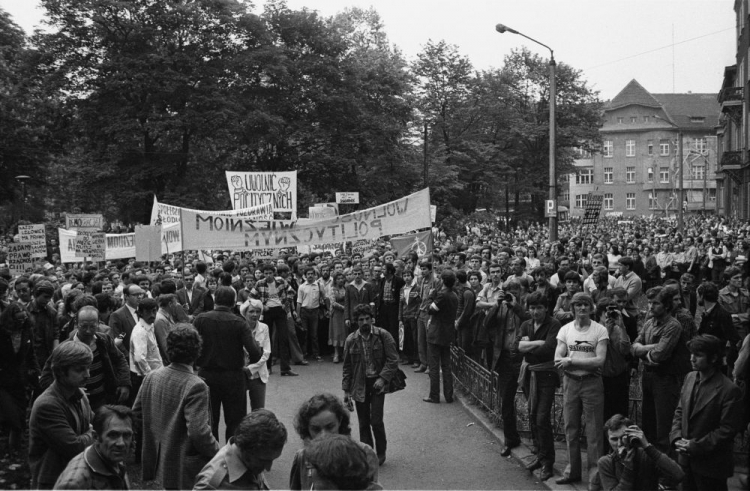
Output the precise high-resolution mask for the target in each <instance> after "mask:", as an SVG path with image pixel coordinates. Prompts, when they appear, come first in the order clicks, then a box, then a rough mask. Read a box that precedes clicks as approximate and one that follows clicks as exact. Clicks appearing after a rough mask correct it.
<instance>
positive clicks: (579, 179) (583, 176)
mask: <svg viewBox="0 0 750 491" xmlns="http://www.w3.org/2000/svg"><path fill="white" fill-rule="evenodd" d="M593 182H594V169H581V170H579V171H578V174H576V184H591V183H593Z"/></svg>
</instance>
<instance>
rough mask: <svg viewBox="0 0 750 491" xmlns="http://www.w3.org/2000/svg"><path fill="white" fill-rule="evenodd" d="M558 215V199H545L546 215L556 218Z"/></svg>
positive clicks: (546, 216)
mask: <svg viewBox="0 0 750 491" xmlns="http://www.w3.org/2000/svg"><path fill="white" fill-rule="evenodd" d="M556 216H557V201H556V200H554V199H548V200H545V201H544V217H545V218H554V217H556Z"/></svg>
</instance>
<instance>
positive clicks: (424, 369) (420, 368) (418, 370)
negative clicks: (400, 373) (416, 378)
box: [414, 365, 427, 373]
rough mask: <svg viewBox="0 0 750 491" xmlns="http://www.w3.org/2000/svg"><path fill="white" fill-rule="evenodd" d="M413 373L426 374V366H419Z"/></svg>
mask: <svg viewBox="0 0 750 491" xmlns="http://www.w3.org/2000/svg"><path fill="white" fill-rule="evenodd" d="M414 371H415V372H417V373H422V372H426V371H427V366H426V365H419V368H417V369H416V370H414Z"/></svg>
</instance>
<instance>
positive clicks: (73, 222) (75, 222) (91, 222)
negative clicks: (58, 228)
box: [65, 213, 104, 232]
mask: <svg viewBox="0 0 750 491" xmlns="http://www.w3.org/2000/svg"><path fill="white" fill-rule="evenodd" d="M65 228H67V229H68V230H85V231H89V232H96V231H97V230H102V229H104V217H103V216H102V215H81V214H76V215H74V214H70V213H68V214H66V215H65Z"/></svg>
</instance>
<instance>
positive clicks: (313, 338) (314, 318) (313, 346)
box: [299, 308, 320, 357]
mask: <svg viewBox="0 0 750 491" xmlns="http://www.w3.org/2000/svg"><path fill="white" fill-rule="evenodd" d="M319 310H320V309H306V308H301V309H299V317H300V322H301V323H302V330H303V331H305V332H306V333H307V350H306V351H307V352H308V353H310V354H311V355H312V356H313V357H318V356H320V350H319V349H318V311H319Z"/></svg>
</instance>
